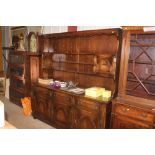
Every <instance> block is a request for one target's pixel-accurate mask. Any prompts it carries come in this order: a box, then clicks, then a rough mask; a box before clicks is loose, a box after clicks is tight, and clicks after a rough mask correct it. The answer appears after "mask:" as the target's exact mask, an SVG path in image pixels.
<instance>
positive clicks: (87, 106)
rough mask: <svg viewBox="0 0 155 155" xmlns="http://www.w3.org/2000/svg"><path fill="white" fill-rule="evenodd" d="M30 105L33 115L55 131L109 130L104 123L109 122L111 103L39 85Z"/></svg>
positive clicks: (107, 125) (107, 123) (107, 124)
mask: <svg viewBox="0 0 155 155" xmlns="http://www.w3.org/2000/svg"><path fill="white" fill-rule="evenodd" d="M40 94H41V95H40ZM32 102H33V108H32V109H33V116H34V117H35V118H38V119H40V120H42V121H45V122H46V123H48V124H50V125H52V126H54V127H56V128H71V129H99V128H108V127H109V121H106V120H108V119H110V118H109V117H110V115H109V113H110V111H111V109H110V108H111V103H110V102H107V103H104V102H101V101H96V100H94V99H89V98H87V97H84V96H83V95H82V96H81V95H75V94H73V93H68V92H65V91H62V90H55V89H52V88H50V87H49V86H46V85H40V84H39V85H36V86H35V89H34V93H33V101H32ZM107 118H108V119H107Z"/></svg>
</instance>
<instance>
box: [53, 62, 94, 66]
mask: <svg viewBox="0 0 155 155" xmlns="http://www.w3.org/2000/svg"><path fill="white" fill-rule="evenodd" d="M53 62H54V63H59V64H60V63H68V64H79V65H94V64H93V63H85V62H73V61H60V62H58V61H53Z"/></svg>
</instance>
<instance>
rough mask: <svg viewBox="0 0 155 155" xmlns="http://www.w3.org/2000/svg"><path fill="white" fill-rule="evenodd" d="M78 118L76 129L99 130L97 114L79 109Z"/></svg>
mask: <svg viewBox="0 0 155 155" xmlns="http://www.w3.org/2000/svg"><path fill="white" fill-rule="evenodd" d="M79 112H80V118H79V119H78V128H80V129H96V128H99V116H98V113H97V112H94V111H91V110H87V109H83V108H80V109H79Z"/></svg>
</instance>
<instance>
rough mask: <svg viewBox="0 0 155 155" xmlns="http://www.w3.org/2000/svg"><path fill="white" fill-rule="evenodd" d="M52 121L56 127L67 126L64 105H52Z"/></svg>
mask: <svg viewBox="0 0 155 155" xmlns="http://www.w3.org/2000/svg"><path fill="white" fill-rule="evenodd" d="M54 123H55V125H56V127H58V128H69V124H68V108H67V107H66V106H63V105H60V104H55V106H54Z"/></svg>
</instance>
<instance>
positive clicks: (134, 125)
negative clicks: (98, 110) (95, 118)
mask: <svg viewBox="0 0 155 155" xmlns="http://www.w3.org/2000/svg"><path fill="white" fill-rule="evenodd" d="M119 102H122V103H119ZM133 103H134V102H131V103H127V102H125V101H120V100H119V99H117V100H114V101H113V109H112V114H113V115H112V121H111V123H112V128H118V129H119V128H120V129H143V128H144V129H145V128H154V121H155V116H154V113H153V111H151V110H149V109H147V108H144V107H139V106H135V105H133Z"/></svg>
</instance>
